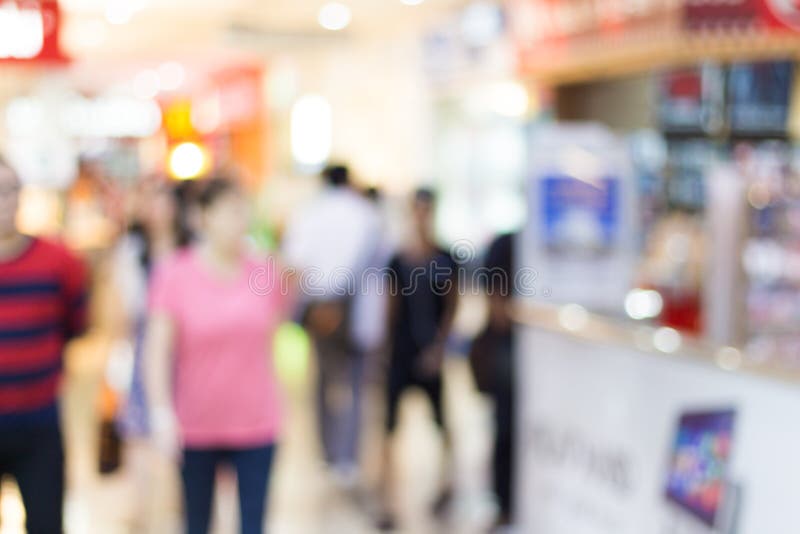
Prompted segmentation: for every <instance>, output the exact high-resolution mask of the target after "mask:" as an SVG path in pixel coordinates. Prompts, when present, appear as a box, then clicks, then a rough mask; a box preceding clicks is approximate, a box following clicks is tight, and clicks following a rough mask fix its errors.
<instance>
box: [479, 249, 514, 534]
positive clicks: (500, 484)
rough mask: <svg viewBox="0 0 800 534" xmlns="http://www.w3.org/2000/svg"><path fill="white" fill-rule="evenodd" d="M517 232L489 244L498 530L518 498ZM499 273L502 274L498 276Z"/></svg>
mask: <svg viewBox="0 0 800 534" xmlns="http://www.w3.org/2000/svg"><path fill="white" fill-rule="evenodd" d="M517 239H518V237H517V234H503V235H500V236H498V237H497V238H495V239H494V241H492V243H491V244H490V245H489V250H488V252H487V254H486V261H485V267H486V270H487V272H488V273H490V274H492V276H490V277H489V284H488V285H487V287H486V291H487V298H488V300H489V321H488V324H487V327H486V328H487V334H488V335H489V337H490V339H491V343H490V344H489V348H488V350H489V353H490V354H489V356H490V358H491V360H490V361H491V365H490V366H489V369H490V370H491V376H490V377H489V380H488V382H489V384H488V385H489V393H490V395H491V396H492V398H493V399H494V416H495V424H494V432H495V435H494V448H493V452H492V474H493V476H492V481H493V487H494V493H495V496H496V497H497V502H498V506H499V514H498V517H497V521H496V527H497V532H501V531H503V530H502V529H507V528H510V527H511V524H512V519H513V515H512V511H513V504H514V503H513V500H514V499H513V497H514V491H513V489H514V477H513V473H514V449H515V447H514V442H515V431H516V424H515V417H516V416H515V390H516V387H515V385H514V368H515V366H514V344H515V342H514V329H513V328H512V326H513V325H512V323H511V319H510V317H509V314H508V307H509V304H510V302H511V299H512V298H513V296H514V287H513V285H514V284H513V282H514V278H515V273H516V270H515V269H516V266H515V262H516V259H515V253H514V252H515V249H516V241H517ZM495 275H499V277H498V276H495Z"/></svg>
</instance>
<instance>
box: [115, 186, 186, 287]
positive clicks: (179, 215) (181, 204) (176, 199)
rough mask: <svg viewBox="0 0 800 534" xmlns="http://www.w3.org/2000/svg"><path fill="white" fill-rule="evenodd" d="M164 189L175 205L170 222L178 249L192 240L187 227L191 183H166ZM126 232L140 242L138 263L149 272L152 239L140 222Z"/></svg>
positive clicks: (134, 222)
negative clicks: (173, 215)
mask: <svg viewBox="0 0 800 534" xmlns="http://www.w3.org/2000/svg"><path fill="white" fill-rule="evenodd" d="M164 187H166V188H168V189H169V193H170V196H171V197H172V202H173V203H174V204H175V219H174V220H173V221H172V231H173V232H174V235H175V244H176V245H177V246H178V248H183V247H185V246H187V245H189V244H190V243H191V242H192V241H193V240H194V234H193V233H192V229H191V226H190V225H189V213H190V212H191V209H192V204H193V203H194V202H195V195H194V187H193V184H192V183H191V182H181V183H179V184H177V185H174V184H172V183H169V182H168V183H166V184H165V185H164ZM128 232H129V233H130V234H131V235H134V236H136V237H138V238H139V239H140V240H141V243H142V251H141V254H140V255H139V262H140V263H141V265H142V267H144V269H145V271H147V272H149V271H150V267H151V266H152V263H153V250H152V249H153V238H152V236H151V235H150V232H149V231H148V229H147V227H146V226H145V225H144V224H143V223H142V222H141V221H133V222H132V223H131V224H130V226H129V227H128Z"/></svg>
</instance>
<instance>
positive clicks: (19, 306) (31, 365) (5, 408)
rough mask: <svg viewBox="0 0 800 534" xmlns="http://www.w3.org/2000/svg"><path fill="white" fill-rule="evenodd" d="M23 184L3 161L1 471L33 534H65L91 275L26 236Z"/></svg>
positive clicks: (0, 206) (0, 166)
mask: <svg viewBox="0 0 800 534" xmlns="http://www.w3.org/2000/svg"><path fill="white" fill-rule="evenodd" d="M19 192H20V182H19V178H18V176H17V174H16V172H14V170H13V169H12V168H11V167H10V166H9V165H8V164H7V163H5V162H4V161H3V160H2V158H0V476H3V475H11V476H13V477H14V478H15V479H16V481H17V484H18V486H19V488H20V492H21V493H22V500H23V502H24V504H25V508H26V512H27V514H26V515H27V531H28V533H29V534H60V533H61V532H62V504H63V494H64V453H63V447H62V439H61V430H60V426H59V416H58V391H59V382H60V379H61V369H62V357H63V351H64V345H65V344H66V343H67V342H68V341H69V340H70V339H72V338H73V337H75V336H77V335H79V334H80V333H81V332H82V331H83V328H84V326H85V322H86V274H85V270H84V267H83V265H82V263H81V262H80V261H79V260H78V259H76V258H75V257H74V256H73V255H72V254H71V253H69V252H68V251H67V250H66V249H65V248H64V247H62V246H60V245H57V244H55V243H52V242H49V241H45V240H43V239H39V238H33V237H28V236H26V235H23V234H21V233H20V232H19V231H18V230H17V229H16V225H15V219H16V213H17V208H18V205H19Z"/></svg>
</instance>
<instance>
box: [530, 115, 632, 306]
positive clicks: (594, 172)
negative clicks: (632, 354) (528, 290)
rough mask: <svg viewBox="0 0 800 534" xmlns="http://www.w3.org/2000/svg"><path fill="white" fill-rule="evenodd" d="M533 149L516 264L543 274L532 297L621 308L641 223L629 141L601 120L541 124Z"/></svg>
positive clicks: (534, 133) (629, 287) (532, 144)
mask: <svg viewBox="0 0 800 534" xmlns="http://www.w3.org/2000/svg"><path fill="white" fill-rule="evenodd" d="M529 152H530V161H529V178H528V182H527V197H528V220H527V221H526V224H525V226H524V228H523V231H522V236H521V239H522V244H521V248H520V250H521V255H520V259H519V261H520V264H521V265H524V266H525V267H527V268H533V269H535V270H536V271H537V272H538V279H537V294H536V295H535V297H536V298H539V299H543V300H544V301H547V302H551V303H552V302H555V303H562V304H563V303H577V304H581V305H583V306H586V307H587V308H590V309H593V310H597V311H599V310H603V311H608V312H612V313H618V312H621V311H622V308H623V302H624V300H625V295H626V294H627V292H628V291H629V290H630V289H631V286H632V284H633V277H634V269H635V267H636V265H637V261H638V260H637V254H638V250H637V246H636V235H637V227H638V224H639V218H638V216H637V211H636V184H635V180H634V177H633V175H632V174H631V169H630V167H631V166H630V160H629V155H628V152H627V149H626V146H625V144H624V143H623V142H622V140H621V139H620V138H619V137H618V136H617V135H615V134H614V133H613V132H612V131H611V130H609V129H608V128H606V127H604V126H602V125H599V124H593V123H559V124H548V125H544V126H541V127H539V128H537V129H536V130H535V131H534V132H533V134H532V137H531V144H530V151H529Z"/></svg>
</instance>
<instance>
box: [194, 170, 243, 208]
mask: <svg viewBox="0 0 800 534" xmlns="http://www.w3.org/2000/svg"><path fill="white" fill-rule="evenodd" d="M238 191H239V186H238V185H237V184H236V182H234V181H233V180H231V179H230V178H226V177H222V176H218V177H215V178H210V179H209V180H207V181H206V182H205V184H203V189H202V190H201V191H200V194H199V195H198V197H197V204H198V205H199V206H200V209H203V210H205V209H208V208H210V207H211V206H212V205H213V204H214V203H215V202H216V201H217V200H219V199H220V198H221V197H224V196H225V195H228V194H231V193H237V192H238Z"/></svg>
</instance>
